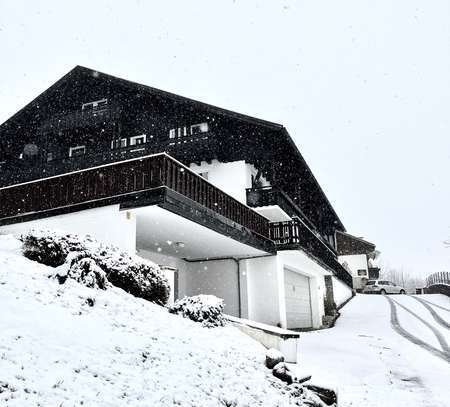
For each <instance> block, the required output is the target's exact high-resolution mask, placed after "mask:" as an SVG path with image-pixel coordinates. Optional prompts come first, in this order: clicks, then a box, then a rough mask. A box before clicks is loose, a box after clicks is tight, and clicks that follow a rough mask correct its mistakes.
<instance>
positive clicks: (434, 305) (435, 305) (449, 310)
mask: <svg viewBox="0 0 450 407" xmlns="http://www.w3.org/2000/svg"><path fill="white" fill-rule="evenodd" d="M413 297H415V296H413ZM421 300H422V301H425V302H427V303H428V304H430V305H432V306H433V307H437V308H440V309H443V310H444V311H447V312H450V309H448V308H445V307H443V306H442V305H437V304H435V303H434V302H431V301H428V300H425V299H424V298H421Z"/></svg>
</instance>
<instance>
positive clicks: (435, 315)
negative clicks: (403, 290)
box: [411, 296, 450, 329]
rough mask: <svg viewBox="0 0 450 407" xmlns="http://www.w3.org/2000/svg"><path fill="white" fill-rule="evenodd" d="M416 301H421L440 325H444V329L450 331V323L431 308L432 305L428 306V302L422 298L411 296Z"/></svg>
mask: <svg viewBox="0 0 450 407" xmlns="http://www.w3.org/2000/svg"><path fill="white" fill-rule="evenodd" d="M411 297H412V298H414V299H415V300H416V301H419V302H420V303H421V304H422V305H423V306H424V307H425V308H426V309H427V310H428V311H429V312H430V314H431V315H432V316H433V318H434V320H435V321H436V322H437V323H438V324H439V325H442V326H443V327H444V328H447V329H450V323H448V322H447V321H446V320H445V319H443V318H442V317H441V316H440V315H439V314H438V313H437V312H436V311H435V310H434V309H433V307H431V305H430V304H427V302H426V301H424V300H423V299H422V298H418V297H415V296H411Z"/></svg>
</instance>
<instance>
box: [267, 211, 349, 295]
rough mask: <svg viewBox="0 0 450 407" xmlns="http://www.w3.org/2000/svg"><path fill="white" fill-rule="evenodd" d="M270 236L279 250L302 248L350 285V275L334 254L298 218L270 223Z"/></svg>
mask: <svg viewBox="0 0 450 407" xmlns="http://www.w3.org/2000/svg"><path fill="white" fill-rule="evenodd" d="M270 238H271V239H272V240H273V241H274V242H275V244H276V246H277V248H278V249H280V250H295V249H299V248H300V249H303V250H304V251H305V252H306V253H307V254H309V255H312V256H313V257H314V258H315V259H316V260H317V261H318V262H319V263H321V264H323V265H324V266H325V267H326V268H328V269H331V270H332V272H333V273H334V274H335V275H336V276H337V277H339V278H340V279H341V280H342V281H344V282H345V283H346V284H347V285H348V286H349V287H352V276H351V275H350V274H349V273H348V271H347V270H346V269H345V268H344V267H343V266H342V265H341V264H340V263H339V262H338V261H337V258H336V255H335V253H334V252H333V250H331V249H330V248H329V247H328V246H327V245H326V244H325V243H324V242H323V241H322V240H321V239H320V238H319V237H317V236H316V234H315V233H314V232H313V231H312V230H311V229H310V228H309V227H308V226H306V225H305V223H303V222H302V221H301V220H300V219H293V220H291V221H287V222H273V223H270Z"/></svg>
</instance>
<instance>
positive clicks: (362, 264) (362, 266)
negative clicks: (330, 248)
mask: <svg viewBox="0 0 450 407" xmlns="http://www.w3.org/2000/svg"><path fill="white" fill-rule="evenodd" d="M338 261H339V263H341V264H344V263H346V264H347V266H348V267H349V268H350V270H351V272H352V277H353V288H355V289H360V288H362V279H368V278H369V270H368V265H367V256H366V255H365V254H352V255H345V256H338ZM358 270H365V271H366V275H365V276H358Z"/></svg>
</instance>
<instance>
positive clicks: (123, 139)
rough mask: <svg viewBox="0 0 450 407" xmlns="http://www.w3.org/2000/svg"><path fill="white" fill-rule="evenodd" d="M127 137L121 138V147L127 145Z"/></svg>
mask: <svg viewBox="0 0 450 407" xmlns="http://www.w3.org/2000/svg"><path fill="white" fill-rule="evenodd" d="M127 141H128V140H127V139H126V138H121V139H120V147H121V148H124V147H126V146H127Z"/></svg>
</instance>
